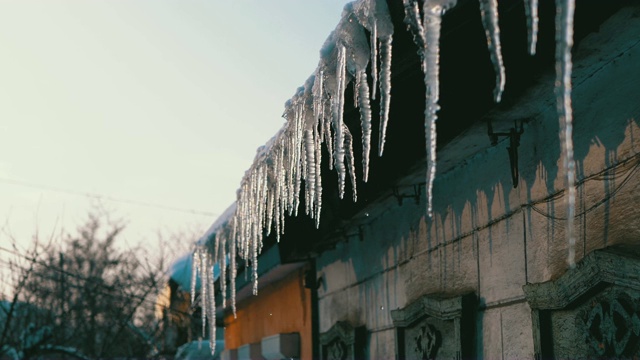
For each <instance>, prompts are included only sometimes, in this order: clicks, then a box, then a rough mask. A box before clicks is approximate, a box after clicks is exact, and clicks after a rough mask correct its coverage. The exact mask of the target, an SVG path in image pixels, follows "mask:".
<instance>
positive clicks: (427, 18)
mask: <svg viewBox="0 0 640 360" xmlns="http://www.w3.org/2000/svg"><path fill="white" fill-rule="evenodd" d="M574 1H575V0H556V82H555V91H556V103H557V107H558V117H559V121H560V129H561V132H560V143H561V144H562V158H563V162H564V170H565V189H566V193H567V196H566V197H565V201H566V207H567V224H566V233H567V234H566V237H567V239H568V242H569V257H568V262H569V265H570V266H572V267H573V266H574V265H575V235H574V217H575V196H576V195H575V194H576V190H575V161H574V159H573V130H572V129H573V110H572V107H571V68H572V61H571V48H572V46H573V15H574V7H575V3H574ZM479 4H480V15H481V18H482V24H483V26H484V30H485V35H486V38H487V46H488V49H489V56H490V58H491V62H492V64H493V68H494V72H495V82H496V83H495V88H494V91H493V97H494V101H495V102H500V100H501V99H502V93H503V91H504V86H505V81H506V79H505V69H504V64H503V61H502V50H501V45H500V26H499V24H498V19H499V15H498V2H497V0H479ZM524 4H525V13H526V17H527V30H528V31H527V33H528V34H527V35H528V43H529V44H528V49H529V53H530V54H531V55H535V53H536V45H537V40H538V0H525V1H524ZM403 5H404V10H405V23H406V24H407V28H408V29H409V31H411V33H412V35H413V40H414V42H415V44H416V45H417V47H418V54H419V55H420V59H421V60H422V71H423V73H424V83H425V87H426V99H425V124H424V126H425V136H426V153H427V179H426V184H427V185H426V187H427V189H426V193H427V215H428V216H429V217H431V215H432V212H433V205H432V203H433V200H432V199H433V182H434V179H435V174H436V120H437V119H438V115H437V112H438V110H440V106H439V105H438V102H439V95H440V91H439V87H440V84H439V62H440V30H441V24H442V16H443V15H444V14H445V13H446V11H447V10H448V9H451V8H453V7H454V6H455V5H456V0H424V1H423V2H422V7H420V4H419V2H418V1H417V0H403Z"/></svg>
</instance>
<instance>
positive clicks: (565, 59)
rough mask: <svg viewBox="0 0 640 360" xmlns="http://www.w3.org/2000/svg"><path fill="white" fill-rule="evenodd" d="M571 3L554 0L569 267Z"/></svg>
mask: <svg viewBox="0 0 640 360" xmlns="http://www.w3.org/2000/svg"><path fill="white" fill-rule="evenodd" d="M574 9H575V3H574V0H556V87H555V90H556V102H557V107H558V115H559V116H558V118H559V121H560V144H561V146H562V158H563V164H564V171H565V178H564V186H565V192H566V196H565V202H566V207H567V228H566V237H567V240H568V242H569V256H568V262H569V266H571V267H574V266H575V244H576V239H575V234H574V228H573V227H574V217H575V203H576V186H575V185H576V184H575V183H576V164H575V160H574V159H573V109H572V106H571V71H572V66H573V64H572V61H571V48H572V47H573V15H574Z"/></svg>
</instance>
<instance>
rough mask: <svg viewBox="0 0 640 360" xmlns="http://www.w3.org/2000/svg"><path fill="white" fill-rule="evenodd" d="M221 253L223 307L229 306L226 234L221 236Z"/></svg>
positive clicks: (219, 262)
mask: <svg viewBox="0 0 640 360" xmlns="http://www.w3.org/2000/svg"><path fill="white" fill-rule="evenodd" d="M220 241H221V243H222V246H221V254H220V259H219V260H218V264H220V290H221V291H222V307H223V308H225V307H227V301H226V300H227V252H226V247H227V236H226V234H224V235H223V236H222V238H221V240H220Z"/></svg>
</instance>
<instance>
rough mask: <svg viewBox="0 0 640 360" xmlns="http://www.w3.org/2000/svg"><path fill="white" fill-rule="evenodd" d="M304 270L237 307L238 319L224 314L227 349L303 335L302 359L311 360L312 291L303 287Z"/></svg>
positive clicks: (301, 344)
mask: <svg viewBox="0 0 640 360" xmlns="http://www.w3.org/2000/svg"><path fill="white" fill-rule="evenodd" d="M303 278H304V269H299V270H296V271H294V272H293V273H292V274H290V275H288V276H287V277H285V278H284V279H282V280H280V281H279V282H277V283H275V284H271V285H269V286H267V287H265V288H264V289H261V290H260V292H259V293H258V296H251V297H250V298H249V299H247V300H245V301H243V302H241V303H239V304H237V318H236V319H234V318H233V314H227V315H225V319H224V323H225V333H224V341H225V348H227V349H236V348H238V347H240V346H242V345H244V344H250V343H255V342H260V341H261V340H262V338H263V337H266V336H270V335H275V334H279V333H293V332H297V333H299V334H300V356H301V359H311V357H312V346H311V345H312V343H311V341H312V340H311V292H310V291H309V289H306V288H305V287H304V283H303Z"/></svg>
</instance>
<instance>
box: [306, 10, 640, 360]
mask: <svg viewBox="0 0 640 360" xmlns="http://www.w3.org/2000/svg"><path fill="white" fill-rule="evenodd" d="M639 14H640V7H637V6H636V7H629V8H624V9H622V10H621V11H620V12H618V13H617V14H615V15H614V16H613V17H611V18H610V19H609V20H607V22H606V23H605V24H603V25H602V26H601V28H600V31H598V32H596V33H593V34H591V35H589V36H588V37H587V38H586V39H584V40H583V41H582V42H581V43H580V46H579V47H578V48H577V49H575V50H576V51H575V57H574V76H573V84H574V91H573V104H574V118H575V130H574V131H575V132H574V141H575V154H576V161H577V167H578V180H579V181H580V184H579V186H578V198H577V205H576V213H577V214H578V216H577V218H576V234H577V245H576V261H580V260H581V259H582V258H583V257H584V256H585V255H587V254H589V253H591V252H593V251H594V250H596V249H601V248H606V247H612V246H621V245H632V246H636V245H637V244H640V221H638V219H640V207H638V206H637V205H636V204H638V203H639V202H640V174H639V173H640V171H638V168H639V165H638V164H640V126H639V125H640V101H638V99H639V98H640V66H638V64H640V40H639V39H638V36H637V35H638V34H640V17H639ZM553 76H554V75H553V74H552V73H549V74H546V75H543V76H542V77H541V78H540V81H539V82H538V83H537V84H535V85H534V86H532V87H531V88H530V89H529V90H528V91H527V93H525V94H524V95H523V96H522V97H521V98H520V100H518V102H516V103H514V104H512V105H511V106H510V107H509V109H508V110H501V111H500V112H498V111H496V112H495V113H494V114H492V115H493V116H495V117H500V116H502V117H505V116H511V117H513V118H514V119H523V118H525V119H527V121H526V123H525V124H524V133H523V134H522V137H521V139H520V140H521V141H520V147H519V152H520V154H519V162H520V164H519V169H520V179H519V183H518V186H517V187H516V188H514V187H513V186H512V184H511V175H510V168H509V160H508V157H507V152H506V150H505V148H506V147H507V146H508V145H506V143H505V142H501V143H499V144H498V145H497V146H496V147H492V148H488V149H487V150H485V151H482V152H480V153H477V154H475V155H474V156H473V157H471V158H467V159H465V161H463V162H460V163H459V165H458V166H456V167H454V168H452V169H450V170H449V171H447V172H446V173H438V176H437V178H436V182H435V186H434V192H435V197H434V216H433V218H432V219H427V218H425V215H424V214H425V208H426V199H425V196H424V194H422V197H421V199H420V202H419V204H416V203H414V202H413V201H410V200H405V201H404V202H403V204H402V205H399V204H398V202H396V201H395V198H393V197H389V198H387V199H383V200H381V201H380V202H379V203H377V204H375V205H372V207H370V208H369V209H367V210H366V211H368V212H367V213H363V214H360V216H358V217H357V218H356V219H354V221H353V222H352V224H351V225H350V226H347V227H346V228H345V229H344V230H345V233H346V234H348V235H347V238H346V239H340V240H341V241H340V242H339V243H338V244H337V246H336V248H335V249H333V250H330V251H325V252H323V253H322V254H321V255H320V256H319V258H318V259H317V271H318V275H319V276H322V277H323V279H324V281H323V282H322V286H321V288H320V289H319V294H318V296H319V304H318V305H319V318H320V324H319V330H320V332H321V333H322V332H326V331H328V330H329V329H330V328H331V327H332V326H333V325H334V324H336V322H338V321H345V322H348V323H349V324H350V325H351V326H353V327H358V326H362V327H364V328H365V330H366V336H365V344H364V347H365V349H364V351H365V355H366V356H367V358H371V359H390V358H394V357H395V356H396V340H397V336H396V331H397V327H396V326H395V325H394V320H393V318H392V316H391V311H392V310H396V309H405V308H407V306H409V305H411V304H414V303H415V302H416V301H418V300H419V299H421V298H422V297H423V296H424V295H432V294H437V296H438V297H443V298H447V297H455V296H460V295H464V294H470V293H471V294H474V296H475V297H476V298H477V304H476V306H475V310H476V311H475V312H474V315H473V317H474V319H475V329H476V334H475V336H474V340H473V341H474V343H475V348H474V351H475V352H476V355H477V356H479V357H486V358H523V357H524V358H531V357H533V356H534V352H535V349H534V331H533V329H534V325H535V324H533V323H532V314H531V307H530V305H529V303H528V302H527V299H526V298H525V294H524V292H523V285H525V284H528V283H541V282H545V281H549V280H554V279H557V278H559V277H560V276H561V275H562V274H564V273H565V272H566V271H567V269H568V265H567V255H568V244H567V242H566V240H565V237H564V233H565V220H564V216H565V206H564V195H563V190H562V189H563V188H562V167H561V166H562V159H561V158H560V147H559V140H558V120H557V115H556V110H555V102H554V96H553ZM461 101H462V102H463V101H464V100H463V99H461ZM490 115H491V114H490ZM484 126H486V125H484V124H482V125H479V126H478V128H477V129H471V131H470V132H469V133H468V134H466V135H463V136H462V137H460V138H458V139H456V140H455V141H453V142H451V143H450V144H448V145H447V146H445V147H444V148H442V149H439V155H440V156H444V157H446V156H447V154H452V153H455V152H456V151H457V147H463V146H465V142H466V141H469V139H470V138H471V137H473V136H476V137H477V136H478V133H480V134H481V135H482V136H486V135H485V134H486V127H484ZM486 141H487V142H488V141H489V140H488V138H487V140H486ZM423 173H424V169H419V170H418V171H417V172H416V174H423ZM416 174H411V176H408V178H415V177H416Z"/></svg>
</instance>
